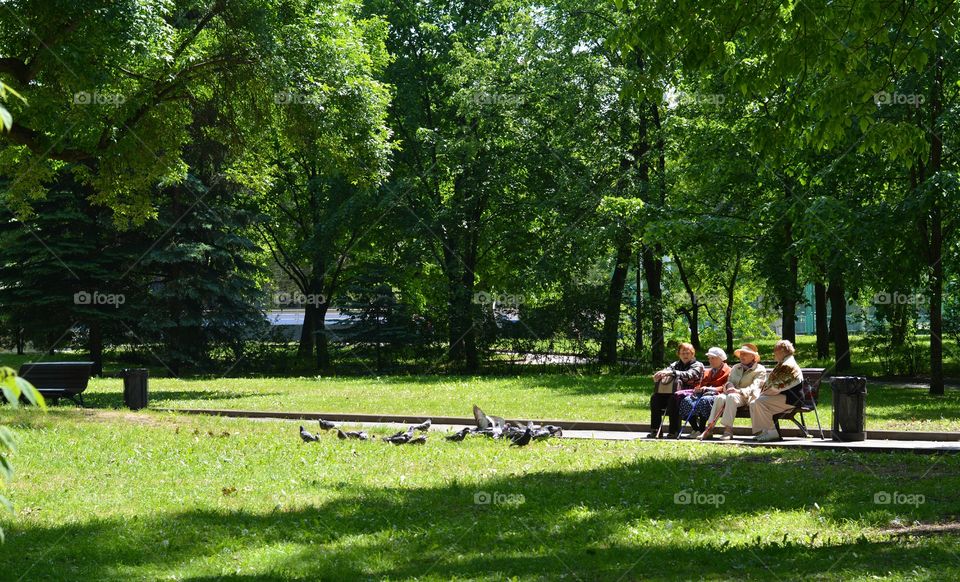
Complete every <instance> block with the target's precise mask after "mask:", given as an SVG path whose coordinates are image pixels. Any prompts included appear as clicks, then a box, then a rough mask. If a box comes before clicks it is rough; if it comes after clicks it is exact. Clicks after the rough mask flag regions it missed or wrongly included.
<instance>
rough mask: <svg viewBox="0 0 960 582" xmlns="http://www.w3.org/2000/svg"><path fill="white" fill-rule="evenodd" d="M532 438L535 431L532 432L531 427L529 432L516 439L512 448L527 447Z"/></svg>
mask: <svg viewBox="0 0 960 582" xmlns="http://www.w3.org/2000/svg"><path fill="white" fill-rule="evenodd" d="M532 438H533V431H531V430H530V427H527V430H525V431H523V435H521V436H519V437H517V438H516V439H514V440H513V442H512V443H511V444H510V446H511V447H513V446H517V447H525V446H527V445H529V444H530V439H532Z"/></svg>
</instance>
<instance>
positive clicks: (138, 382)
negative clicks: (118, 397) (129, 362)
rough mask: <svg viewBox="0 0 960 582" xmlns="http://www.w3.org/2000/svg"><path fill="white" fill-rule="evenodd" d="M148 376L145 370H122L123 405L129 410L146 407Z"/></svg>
mask: <svg viewBox="0 0 960 582" xmlns="http://www.w3.org/2000/svg"><path fill="white" fill-rule="evenodd" d="M148 376H149V374H148V372H147V369H146V368H124V370H123V404H124V405H125V406H126V407H127V408H129V409H130V410H140V409H141V408H146V407H147V377H148Z"/></svg>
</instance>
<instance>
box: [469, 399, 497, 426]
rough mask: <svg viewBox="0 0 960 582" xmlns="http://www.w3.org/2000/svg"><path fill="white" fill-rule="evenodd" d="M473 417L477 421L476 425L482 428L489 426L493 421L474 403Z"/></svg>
mask: <svg viewBox="0 0 960 582" xmlns="http://www.w3.org/2000/svg"><path fill="white" fill-rule="evenodd" d="M473 418H475V419H476V421H477V427H479V428H482V429H483V428H490V426H491V425H492V424H493V421H492V420H490V417H489V416H487V415H486V414H484V413H483V411H482V410H480V407H479V406H477V405H476V404H474V405H473Z"/></svg>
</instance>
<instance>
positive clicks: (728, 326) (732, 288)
mask: <svg viewBox="0 0 960 582" xmlns="http://www.w3.org/2000/svg"><path fill="white" fill-rule="evenodd" d="M739 275H740V252H739V251H737V258H736V260H735V261H734V263H733V272H732V273H731V275H730V284H729V285H728V286H727V287H726V291H727V306H726V309H725V310H724V312H723V329H724V331H725V332H726V335H727V353H730V354H732V353H733V301H734V299H735V297H736V293H735V292H736V288H737V277H738V276H739Z"/></svg>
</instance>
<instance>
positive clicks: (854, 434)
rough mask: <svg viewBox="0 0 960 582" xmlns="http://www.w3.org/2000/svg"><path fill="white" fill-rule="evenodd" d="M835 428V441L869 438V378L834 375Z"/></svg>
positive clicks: (831, 383)
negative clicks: (867, 416)
mask: <svg viewBox="0 0 960 582" xmlns="http://www.w3.org/2000/svg"><path fill="white" fill-rule="evenodd" d="M830 387H831V389H832V391H833V430H832V437H833V440H835V441H844V442H852V441H862V440H865V439H866V438H867V430H866V415H867V379H866V378H864V377H863V376H834V377H833V378H831V379H830Z"/></svg>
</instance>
